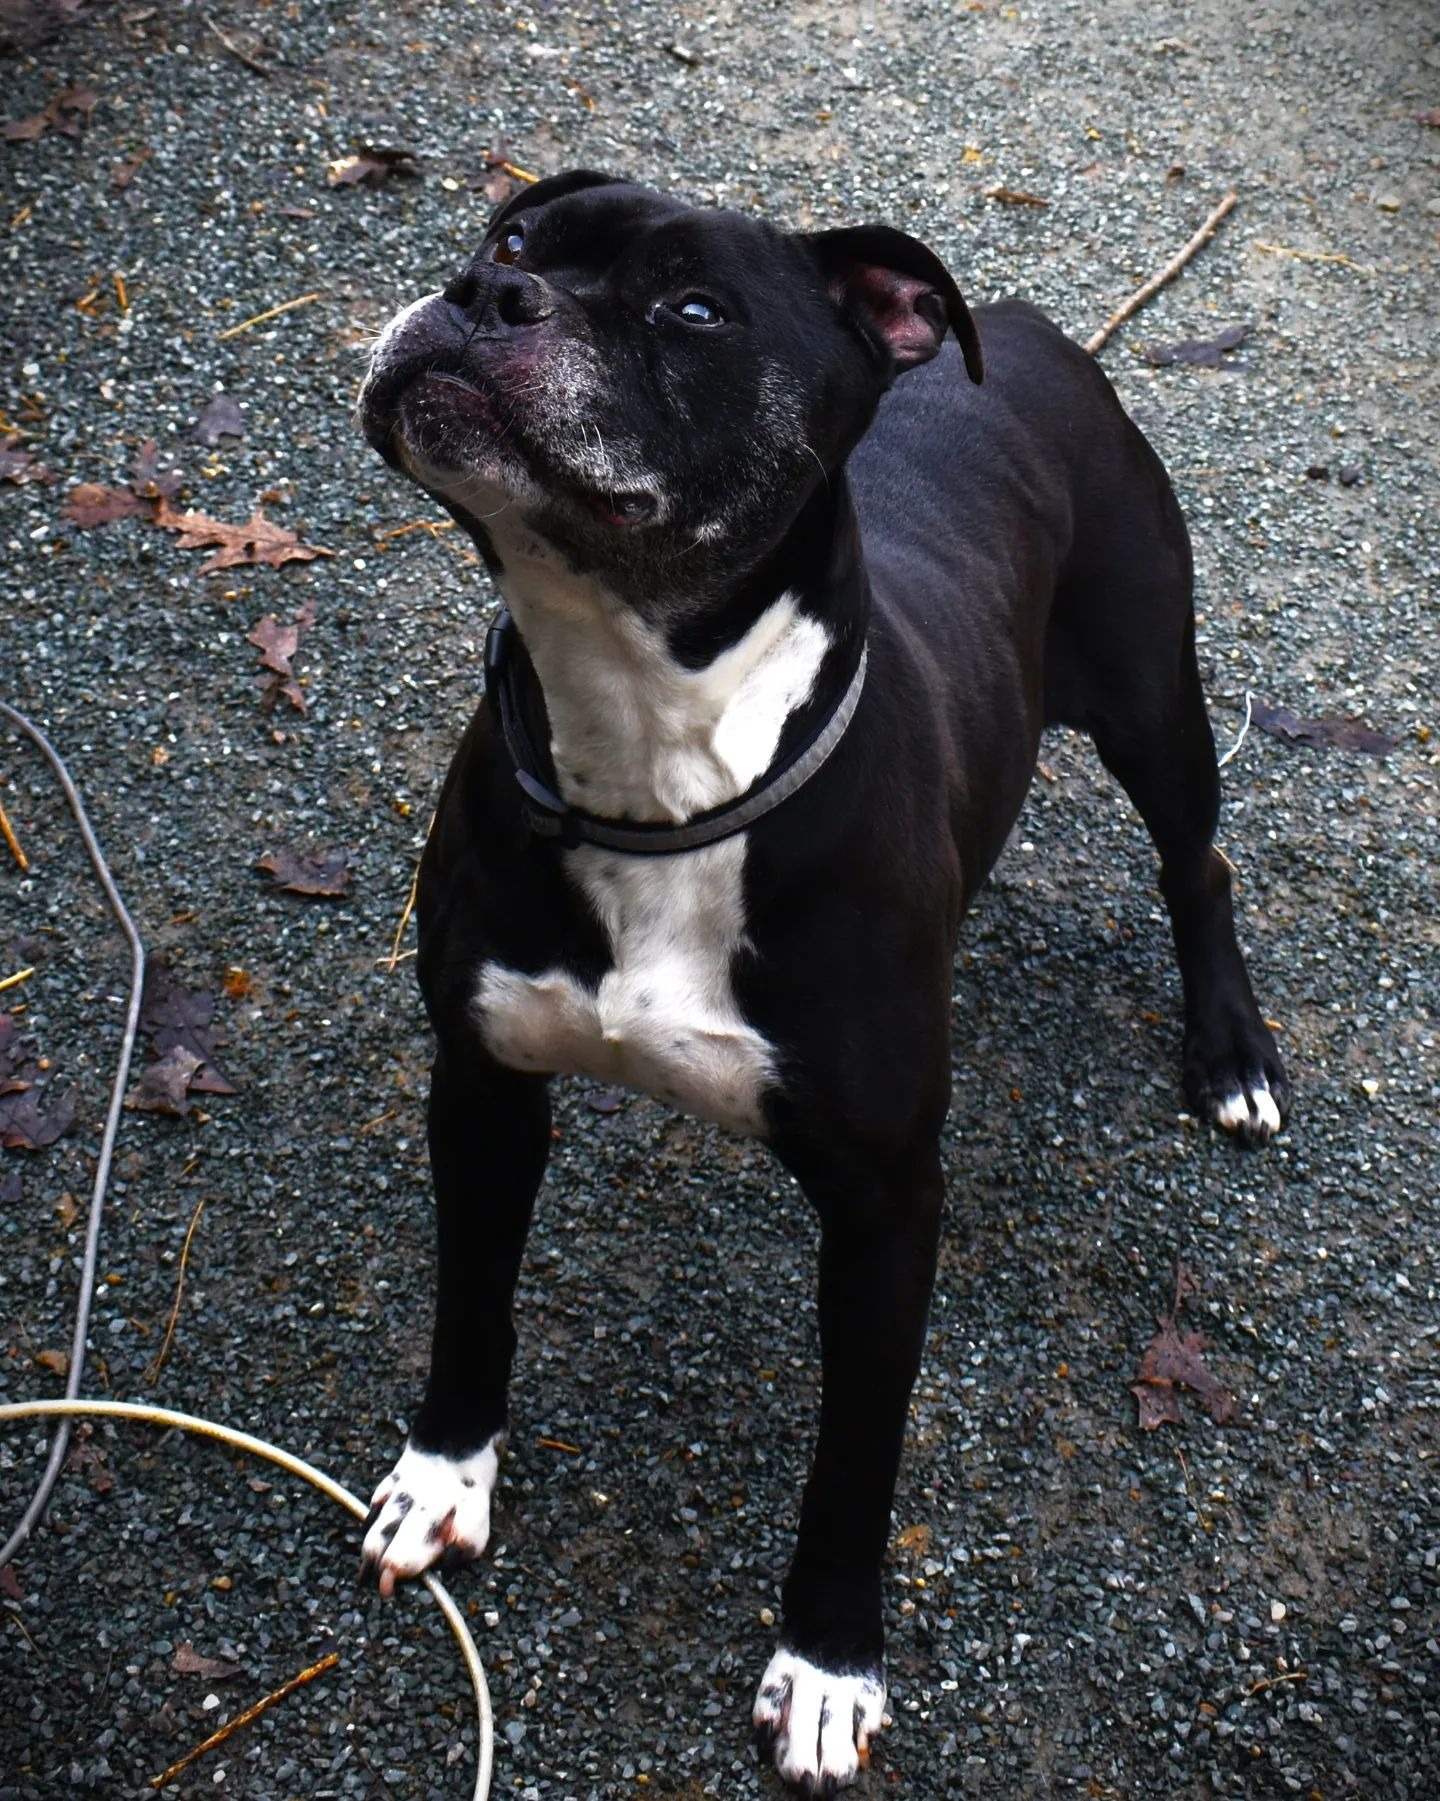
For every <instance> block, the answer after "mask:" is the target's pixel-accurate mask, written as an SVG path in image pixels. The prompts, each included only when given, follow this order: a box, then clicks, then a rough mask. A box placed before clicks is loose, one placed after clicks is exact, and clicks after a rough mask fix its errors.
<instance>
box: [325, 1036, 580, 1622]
mask: <svg viewBox="0 0 1440 1801" xmlns="http://www.w3.org/2000/svg"><path fill="white" fill-rule="evenodd" d="M429 1137H430V1163H431V1169H432V1172H433V1174H434V1179H435V1209H436V1238H437V1244H436V1279H437V1288H436V1304H435V1331H434V1337H433V1340H432V1343H431V1351H430V1375H429V1379H428V1381H427V1383H426V1385H425V1398H424V1400H423V1401H422V1402H421V1404H420V1409H419V1411H418V1412H417V1414H416V1415H415V1419H414V1423H413V1424H412V1426H411V1428H410V1436H409V1439H408V1440H407V1442H406V1445H405V1449H404V1451H402V1452H401V1455H400V1460H399V1462H398V1463H397V1464H396V1466H395V1468H394V1469H393V1470H391V1472H390V1474H389V1475H388V1476H386V1478H385V1480H384V1481H383V1482H382V1483H381V1484H380V1486H379V1487H378V1488H377V1489H376V1491H375V1494H374V1496H373V1498H372V1500H371V1504H370V1517H369V1519H368V1520H367V1521H366V1532H365V1543H364V1550H363V1553H362V1559H361V1569H362V1571H372V1570H373V1571H375V1572H376V1573H377V1574H378V1576H379V1581H380V1589H381V1592H382V1593H383V1594H389V1592H390V1591H391V1589H392V1588H393V1587H394V1585H395V1579H396V1577H397V1576H418V1575H419V1574H420V1573H421V1571H422V1570H426V1569H428V1568H429V1567H430V1565H431V1564H432V1563H435V1562H437V1561H439V1560H442V1559H443V1560H444V1561H446V1562H447V1563H450V1562H457V1561H464V1560H466V1559H469V1558H472V1557H478V1556H479V1555H480V1553H481V1552H482V1551H483V1550H484V1549H485V1546H486V1543H487V1542H488V1540H489V1537H490V1503H491V1496H492V1495H493V1493H494V1490H495V1483H496V1480H497V1478H498V1476H499V1472H500V1451H501V1448H502V1446H503V1442H504V1432H505V1415H506V1394H507V1390H508V1387H509V1381H510V1363H511V1359H512V1357H513V1356H514V1352H515V1328H514V1325H513V1323H512V1321H511V1303H512V1301H513V1299H514V1294H515V1284H516V1280H517V1279H518V1276H519V1273H520V1259H521V1256H522V1255H523V1253H524V1249H525V1237H526V1234H527V1232H528V1231H529V1228H530V1216H531V1213H532V1211H533V1208H534V1202H535V1194H536V1190H537V1189H538V1188H539V1186H540V1181H541V1178H542V1177H543V1175H544V1173H545V1162H546V1158H547V1156H548V1153H549V1149H550V1100H549V1093H548V1090H547V1087H546V1083H545V1081H544V1079H543V1078H542V1077H538V1076H522V1075H517V1074H515V1073H514V1072H513V1071H511V1070H507V1069H503V1068H501V1067H500V1065H498V1064H497V1063H495V1062H493V1061H492V1060H491V1059H490V1058H489V1057H487V1056H485V1055H484V1053H483V1052H481V1051H480V1050H479V1049H478V1047H476V1046H474V1045H473V1044H471V1043H462V1044H461V1045H459V1046H452V1047H449V1048H447V1047H445V1046H444V1045H442V1047H441V1049H440V1052H439V1054H438V1055H437V1056H436V1059H435V1065H434V1069H433V1071H432V1073H431V1079H430V1113H429Z"/></svg>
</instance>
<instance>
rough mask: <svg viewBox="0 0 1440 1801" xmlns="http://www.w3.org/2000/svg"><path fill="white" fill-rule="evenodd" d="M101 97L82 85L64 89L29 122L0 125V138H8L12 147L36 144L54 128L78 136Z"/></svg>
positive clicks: (21, 120) (54, 95)
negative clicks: (37, 140)
mask: <svg viewBox="0 0 1440 1801" xmlns="http://www.w3.org/2000/svg"><path fill="white" fill-rule="evenodd" d="M99 98H100V96H99V95H98V94H97V93H96V92H95V90H94V88H89V87H86V86H85V85H84V84H83V83H82V82H76V83H74V84H73V85H72V86H70V87H68V88H61V90H60V92H59V93H58V94H52V95H51V96H50V98H49V100H48V101H47V102H46V103H45V106H44V108H43V109H42V110H41V111H40V112H38V113H31V115H30V116H29V118H27V119H12V120H11V121H10V123H9V124H8V125H0V138H6V139H8V140H9V142H10V143H12V144H22V143H33V142H34V140H35V139H37V138H43V137H44V135H45V133H46V132H47V131H49V130H50V129H51V128H52V127H53V128H54V129H55V130H56V131H59V132H61V133H63V134H64V135H65V136H66V137H69V138H73V137H78V135H79V132H80V124H81V121H82V120H84V121H85V122H86V123H88V122H89V118H90V115H91V113H92V112H94V110H95V104H96V102H97V101H98V100H99Z"/></svg>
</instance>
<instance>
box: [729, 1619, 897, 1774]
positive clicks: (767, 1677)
mask: <svg viewBox="0 0 1440 1801" xmlns="http://www.w3.org/2000/svg"><path fill="white" fill-rule="evenodd" d="M884 1707H885V1681H884V1677H883V1675H882V1674H881V1672H880V1671H879V1670H875V1671H873V1672H870V1671H854V1670H827V1669H823V1668H822V1667H821V1666H819V1665H818V1664H813V1663H811V1662H809V1661H808V1659H806V1658H804V1657H801V1656H800V1655H799V1654H798V1653H797V1652H794V1651H786V1650H780V1651H777V1652H776V1653H775V1655H774V1657H772V1658H771V1660H770V1665H769V1668H768V1669H767V1670H766V1671H765V1674H764V1675H763V1676H762V1677H761V1679H760V1688H759V1691H758V1693H757V1694H756V1697H755V1712H754V1721H755V1730H756V1733H757V1734H758V1735H759V1739H760V1745H761V1749H762V1751H764V1752H765V1753H766V1754H767V1755H768V1756H770V1757H771V1758H772V1759H773V1761H774V1764H775V1768H776V1769H777V1770H778V1771H779V1773H780V1775H781V1777H782V1778H783V1779H784V1780H785V1781H786V1782H787V1783H789V1784H790V1786H791V1787H792V1788H794V1789H796V1790H797V1791H798V1792H799V1793H800V1794H802V1795H808V1796H829V1795H834V1794H836V1793H837V1792H838V1791H839V1790H840V1789H842V1788H846V1787H848V1785H849V1784H850V1783H852V1782H853V1781H854V1780H855V1778H856V1777H857V1776H858V1775H859V1773H860V1771H861V1770H862V1769H864V1767H865V1765H866V1762H867V1761H868V1758H869V1749H870V1740H871V1738H872V1737H873V1736H874V1735H875V1734H876V1733H877V1732H878V1731H879V1730H880V1723H881V1716H882V1714H883V1712H884Z"/></svg>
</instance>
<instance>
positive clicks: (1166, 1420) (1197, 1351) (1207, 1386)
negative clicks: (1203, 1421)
mask: <svg viewBox="0 0 1440 1801" xmlns="http://www.w3.org/2000/svg"><path fill="white" fill-rule="evenodd" d="M1195 1289H1196V1283H1195V1279H1194V1277H1193V1276H1192V1275H1191V1274H1190V1272H1189V1270H1187V1269H1186V1268H1185V1267H1184V1265H1183V1264H1180V1265H1177V1267H1176V1271H1175V1299H1174V1303H1173V1305H1172V1306H1171V1309H1170V1312H1169V1313H1167V1314H1162V1315H1161V1316H1160V1317H1159V1318H1158V1319H1157V1320H1156V1322H1155V1324H1156V1326H1157V1328H1158V1330H1157V1331H1156V1333H1155V1336H1154V1338H1152V1339H1151V1340H1150V1343H1149V1344H1148V1345H1147V1346H1146V1348H1145V1355H1144V1356H1143V1357H1142V1358H1141V1359H1140V1368H1139V1370H1138V1371H1137V1372H1136V1381H1135V1384H1134V1386H1133V1387H1132V1388H1131V1391H1130V1392H1131V1393H1132V1394H1133V1395H1134V1396H1135V1399H1136V1401H1137V1402H1138V1403H1139V1407H1140V1413H1139V1425H1140V1429H1141V1430H1142V1431H1143V1432H1153V1431H1154V1430H1155V1428H1156V1427H1157V1426H1163V1425H1167V1424H1168V1425H1175V1426H1179V1425H1183V1424H1184V1423H1185V1414H1184V1411H1183V1409H1182V1408H1181V1405H1180V1394H1179V1391H1180V1390H1181V1389H1182V1388H1184V1389H1188V1390H1189V1391H1190V1392H1191V1393H1192V1394H1195V1395H1198V1396H1199V1398H1200V1403H1201V1405H1202V1406H1203V1407H1204V1409H1205V1411H1206V1412H1207V1413H1208V1414H1209V1415H1210V1417H1211V1419H1212V1420H1214V1422H1215V1424H1216V1425H1217V1426H1230V1425H1233V1424H1234V1423H1235V1422H1236V1420H1238V1419H1239V1417H1240V1403H1239V1402H1238V1401H1237V1400H1236V1399H1235V1397H1234V1395H1232V1394H1231V1393H1230V1391H1229V1389H1228V1388H1226V1387H1225V1386H1224V1384H1223V1383H1222V1382H1221V1381H1220V1380H1219V1378H1218V1377H1217V1376H1216V1375H1215V1373H1214V1372H1213V1371H1212V1370H1211V1369H1210V1368H1209V1366H1208V1365H1207V1364H1206V1362H1205V1355H1204V1354H1205V1352H1206V1351H1207V1350H1209V1348H1210V1345H1209V1341H1208V1340H1207V1339H1206V1338H1205V1336H1204V1334H1203V1333H1200V1332H1186V1333H1184V1334H1183V1335H1182V1334H1181V1332H1180V1329H1179V1326H1178V1325H1177V1323H1176V1322H1177V1320H1178V1319H1179V1316H1180V1311H1181V1309H1182V1308H1183V1307H1184V1305H1185V1299H1186V1297H1187V1296H1188V1295H1191V1294H1194V1292H1195Z"/></svg>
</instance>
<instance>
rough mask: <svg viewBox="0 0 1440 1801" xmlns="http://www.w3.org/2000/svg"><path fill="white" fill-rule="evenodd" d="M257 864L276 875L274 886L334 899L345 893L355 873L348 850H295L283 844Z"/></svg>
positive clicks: (291, 891) (269, 852) (268, 873)
mask: <svg viewBox="0 0 1440 1801" xmlns="http://www.w3.org/2000/svg"><path fill="white" fill-rule="evenodd" d="M255 867H256V868H257V869H263V870H264V871H265V873H266V874H267V875H269V876H271V877H273V878H274V882H275V886H276V887H277V888H283V889H285V890H286V892H287V893H290V894H307V895H316V896H322V897H325V898H331V897H333V896H335V895H339V894H344V892H345V890H346V889H347V888H348V887H349V886H350V877H351V875H352V873H353V871H352V869H351V866H350V853H349V851H347V850H341V849H331V850H312V851H295V850H290V849H287V848H285V847H284V846H282V847H281V848H280V849H279V850H271V851H266V853H265V855H264V856H263V857H260V858H258V859H257V860H256V864H255Z"/></svg>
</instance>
